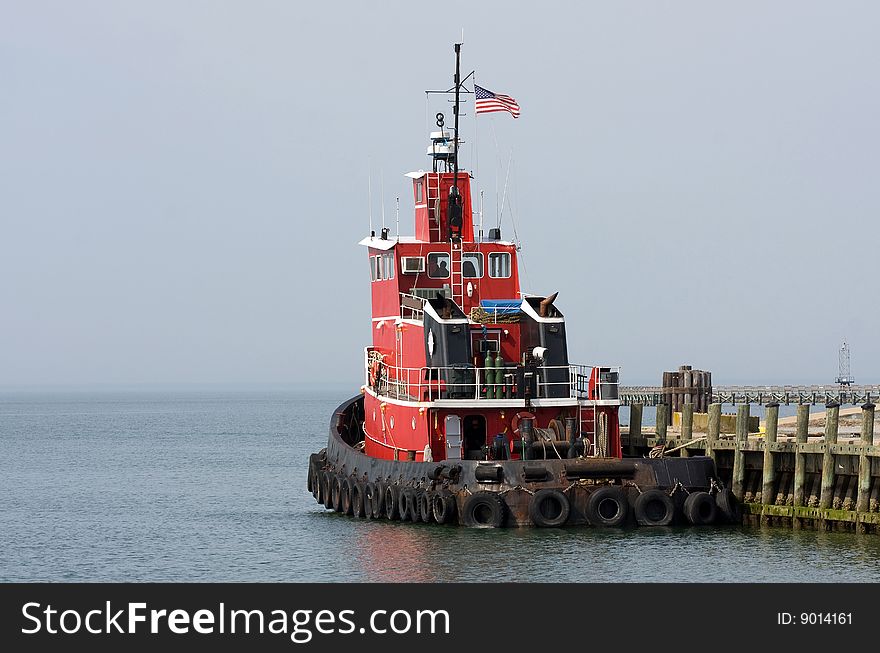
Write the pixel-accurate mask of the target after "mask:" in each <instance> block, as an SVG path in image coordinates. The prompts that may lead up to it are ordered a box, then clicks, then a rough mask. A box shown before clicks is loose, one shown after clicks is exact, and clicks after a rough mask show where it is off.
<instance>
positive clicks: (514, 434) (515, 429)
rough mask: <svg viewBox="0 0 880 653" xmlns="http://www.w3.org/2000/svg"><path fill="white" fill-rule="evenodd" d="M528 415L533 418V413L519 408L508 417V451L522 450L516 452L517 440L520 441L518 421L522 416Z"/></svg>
mask: <svg viewBox="0 0 880 653" xmlns="http://www.w3.org/2000/svg"><path fill="white" fill-rule="evenodd" d="M524 417H528V418H530V419H535V415H534V413H530V412H529V411H527V410H521V411H520V412H518V413H517V414H516V415H514V416H513V417H511V418H510V433H511V437H510V453H520V454H522V451H519V452H517V441H522V437H520V435H519V423H520V420H522V418H524Z"/></svg>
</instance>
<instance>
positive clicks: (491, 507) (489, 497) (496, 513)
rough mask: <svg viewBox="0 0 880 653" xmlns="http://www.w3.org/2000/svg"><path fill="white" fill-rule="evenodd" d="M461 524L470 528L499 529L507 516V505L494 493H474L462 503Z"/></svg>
mask: <svg viewBox="0 0 880 653" xmlns="http://www.w3.org/2000/svg"><path fill="white" fill-rule="evenodd" d="M461 512H462V515H461V518H462V522H464V525H465V526H470V527H472V528H499V527H501V526H502V525H503V524H504V518H505V517H506V516H507V504H506V503H504V499H503V498H501V496H500V495H498V494H496V493H495V492H475V493H474V494H472V495H470V496H469V497H468V498H467V499H466V500H465V502H464V507H463V508H462V511H461Z"/></svg>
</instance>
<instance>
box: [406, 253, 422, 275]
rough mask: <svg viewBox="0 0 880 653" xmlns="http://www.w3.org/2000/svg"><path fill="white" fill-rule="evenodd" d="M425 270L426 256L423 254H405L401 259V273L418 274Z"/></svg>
mask: <svg viewBox="0 0 880 653" xmlns="http://www.w3.org/2000/svg"><path fill="white" fill-rule="evenodd" d="M424 271H425V258H424V257H423V256H403V257H401V259H400V273H401V274H418V273H419V272H424Z"/></svg>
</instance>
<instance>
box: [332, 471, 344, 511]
mask: <svg viewBox="0 0 880 653" xmlns="http://www.w3.org/2000/svg"><path fill="white" fill-rule="evenodd" d="M344 480H345V477H344V476H343V475H342V474H334V475H333V478H332V479H330V497H331V500H332V501H333V510H335V511H336V512H342V482H343V481H344Z"/></svg>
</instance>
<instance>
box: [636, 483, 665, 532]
mask: <svg viewBox="0 0 880 653" xmlns="http://www.w3.org/2000/svg"><path fill="white" fill-rule="evenodd" d="M633 512H635V516H636V521H637V522H638V524H639V526H669V525H670V524H671V523H672V521H673V519H674V518H675V504H674V503H673V501H672V498H671V497H670V496H669V495H668V494H666V493H665V492H663V491H661V490H645V491H644V492H642V493H641V494H640V495H639V496H638V497H637V498H636V500H635V503H634V504H633Z"/></svg>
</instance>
